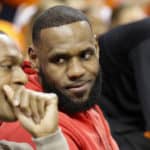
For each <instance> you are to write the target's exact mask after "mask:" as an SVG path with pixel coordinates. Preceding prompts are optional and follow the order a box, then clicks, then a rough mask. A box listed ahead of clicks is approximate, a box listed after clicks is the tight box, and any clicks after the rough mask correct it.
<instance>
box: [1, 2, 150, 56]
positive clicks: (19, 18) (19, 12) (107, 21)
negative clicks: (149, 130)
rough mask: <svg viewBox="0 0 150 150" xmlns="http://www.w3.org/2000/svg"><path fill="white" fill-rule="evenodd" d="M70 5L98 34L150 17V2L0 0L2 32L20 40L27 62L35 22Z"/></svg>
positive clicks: (19, 45)
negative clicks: (50, 10) (47, 12)
mask: <svg viewBox="0 0 150 150" xmlns="http://www.w3.org/2000/svg"><path fill="white" fill-rule="evenodd" d="M60 4H61V5H68V6H72V7H74V8H78V9H80V10H81V11H83V12H84V13H85V14H86V15H87V16H88V17H89V20H90V21H91V23H92V26H93V31H94V33H95V34H96V35H97V36H99V35H100V34H102V33H104V32H106V31H108V30H110V29H111V28H113V27H115V26H118V25H121V24H126V23H129V22H132V21H136V20H139V19H143V18H145V17H148V16H150V0H0V30H2V31H5V32H6V33H7V34H9V35H10V36H11V37H12V38H14V39H15V40H16V43H17V44H18V47H19V48H20V50H21V51H22V53H23V55H24V57H25V58H27V48H28V47H29V45H30V44H31V29H32V23H33V21H34V19H35V18H36V17H37V16H38V15H39V14H40V13H41V12H42V11H43V10H45V9H47V8H49V7H52V6H55V5H60Z"/></svg>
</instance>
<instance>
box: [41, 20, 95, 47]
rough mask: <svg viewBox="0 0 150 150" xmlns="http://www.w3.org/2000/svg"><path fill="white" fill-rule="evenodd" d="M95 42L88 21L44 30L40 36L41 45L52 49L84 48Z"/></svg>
mask: <svg viewBox="0 0 150 150" xmlns="http://www.w3.org/2000/svg"><path fill="white" fill-rule="evenodd" d="M93 40H94V36H93V33H92V30H91V27H90V25H89V24H88V23H87V22H86V21H78V22H75V23H71V24H66V25H62V26H58V27H52V28H46V29H42V30H41V34H40V41H41V42H40V43H41V45H43V46H46V47H49V48H50V49H53V48H61V47H62V48H70V47H72V48H73V47H75V46H76V47H77V46H81V45H82V46H83V45H86V44H89V43H92V42H93Z"/></svg>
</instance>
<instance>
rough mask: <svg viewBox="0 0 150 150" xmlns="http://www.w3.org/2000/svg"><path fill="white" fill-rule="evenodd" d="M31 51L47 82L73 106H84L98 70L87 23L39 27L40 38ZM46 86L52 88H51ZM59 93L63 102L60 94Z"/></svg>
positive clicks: (95, 51) (97, 58) (92, 38)
mask: <svg viewBox="0 0 150 150" xmlns="http://www.w3.org/2000/svg"><path fill="white" fill-rule="evenodd" d="M64 37H65V38H64ZM33 51H34V55H35V54H36V55H37V59H38V62H39V66H40V70H41V71H40V74H42V80H43V79H44V80H45V81H46V82H47V84H48V85H46V86H47V87H49V86H51V87H53V88H55V90H54V91H55V92H56V90H58V91H59V93H63V95H64V96H66V97H68V101H70V102H71V103H70V104H71V105H72V106H76V105H77V106H79V107H80V106H81V105H82V106H84V105H85V104H86V103H87V102H88V100H89V96H90V94H91V90H92V88H93V86H94V84H95V80H96V78H97V74H98V71H99V56H98V54H99V52H98V51H99V50H98V47H97V44H96V40H95V37H94V35H93V33H92V30H91V27H90V25H89V24H88V23H87V22H86V21H78V22H75V23H71V24H67V25H63V26H58V27H52V28H46V29H42V30H41V32H40V42H38V45H34V47H33ZM32 54H33V53H32ZM31 57H32V55H31ZM93 66H94V67H93ZM46 86H45V85H44V88H45V87H46ZM48 89H49V91H48V92H51V90H50V89H52V88H50V87H49V88H48ZM58 91H57V92H58ZM57 92H56V93H57ZM58 97H59V102H62V100H61V98H62V96H58ZM60 97H61V98H60Z"/></svg>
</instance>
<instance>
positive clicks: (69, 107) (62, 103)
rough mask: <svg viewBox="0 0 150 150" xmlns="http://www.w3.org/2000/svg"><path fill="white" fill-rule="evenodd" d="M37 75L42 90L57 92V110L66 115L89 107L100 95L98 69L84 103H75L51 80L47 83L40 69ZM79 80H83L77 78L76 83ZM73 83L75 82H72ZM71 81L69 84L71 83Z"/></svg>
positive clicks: (100, 82)
mask: <svg viewBox="0 0 150 150" xmlns="http://www.w3.org/2000/svg"><path fill="white" fill-rule="evenodd" d="M39 75H40V77H41V82H42V87H43V90H44V92H46V93H50V92H52V93H55V94H57V96H58V98H59V101H58V108H59V111H62V112H64V113H67V114H68V115H73V114H75V113H78V112H83V111H86V110H88V109H89V108H91V107H92V106H93V105H95V104H97V103H98V100H99V99H100V96H101V85H102V73H101V71H99V73H98V75H97V77H96V80H95V84H94V85H93V88H92V89H91V93H90V95H89V98H88V100H87V101H86V102H84V103H79V104H78V103H75V102H73V101H72V100H71V98H70V97H68V96H66V95H64V94H63V91H60V90H58V89H57V88H56V87H55V85H54V84H53V83H52V82H51V83H49V82H48V81H47V79H46V77H45V75H44V73H43V72H42V69H40V71H39ZM79 81H80V82H83V81H82V80H78V82H77V83H78V84H79ZM73 83H74V84H77V83H76V82H73ZM73 83H71V84H73Z"/></svg>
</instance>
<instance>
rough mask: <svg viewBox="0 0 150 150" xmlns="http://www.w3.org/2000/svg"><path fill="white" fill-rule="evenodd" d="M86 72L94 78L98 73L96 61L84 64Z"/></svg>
mask: <svg viewBox="0 0 150 150" xmlns="http://www.w3.org/2000/svg"><path fill="white" fill-rule="evenodd" d="M84 66H85V68H86V70H87V71H88V72H89V73H90V74H91V75H94V76H96V75H97V73H98V71H99V66H100V65H99V62H98V61H96V60H93V61H91V62H88V63H86V64H84Z"/></svg>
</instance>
